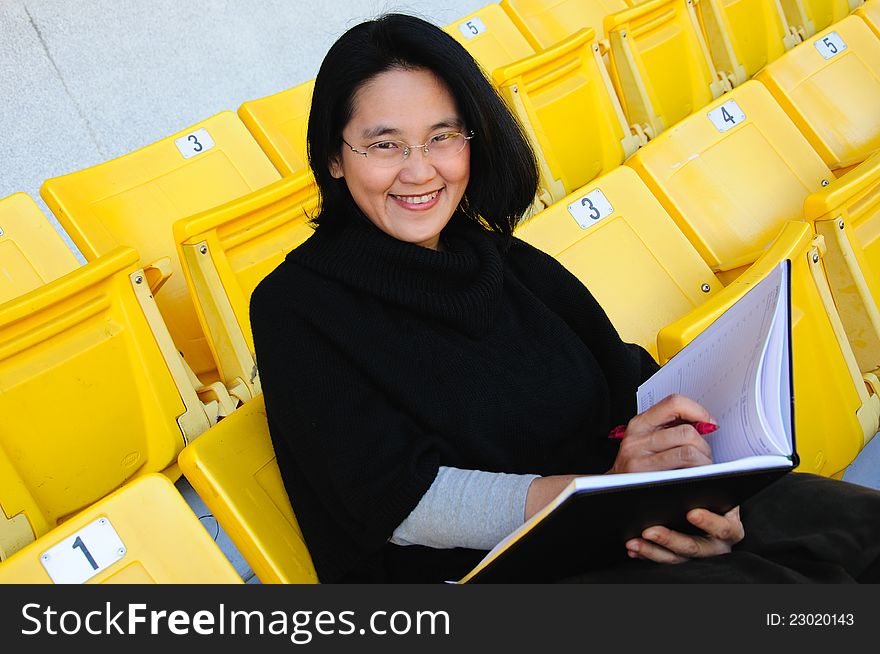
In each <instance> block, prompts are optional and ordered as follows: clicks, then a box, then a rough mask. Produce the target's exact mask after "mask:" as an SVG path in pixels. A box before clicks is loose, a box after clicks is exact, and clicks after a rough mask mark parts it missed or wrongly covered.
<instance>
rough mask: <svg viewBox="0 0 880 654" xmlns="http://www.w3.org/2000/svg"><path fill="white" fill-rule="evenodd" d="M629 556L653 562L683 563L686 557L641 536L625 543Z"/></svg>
mask: <svg viewBox="0 0 880 654" xmlns="http://www.w3.org/2000/svg"><path fill="white" fill-rule="evenodd" d="M626 549H627V553H628V554H629V556H630V558H637V559H645V560H647V561H654V562H655V563H672V564H674V563H684V562H685V561H687V559H686V558H684V557H682V556H679V555H678V554H676V553H675V552H671V551H669V550H668V549H666V548H665V547H661V546H659V545H657V544H655V543H652V542H650V541H647V540H643V539H641V538H633V539H631V540H629V541H627V543H626Z"/></svg>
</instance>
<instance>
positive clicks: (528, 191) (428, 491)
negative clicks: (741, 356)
mask: <svg viewBox="0 0 880 654" xmlns="http://www.w3.org/2000/svg"><path fill="white" fill-rule="evenodd" d="M308 143H309V159H310V165H311V168H312V171H313V173H314V175H315V179H316V182H317V185H318V188H319V189H320V192H321V197H322V207H321V211H320V214H319V215H318V216H317V217H316V218H315V220H314V222H315V223H316V225H317V227H316V232H315V234H314V235H313V236H312V237H311V238H310V239H309V240H308V241H307V242H306V243H304V244H303V245H302V246H300V247H298V248H297V249H295V250H294V251H293V252H291V253H290V254H289V255H288V257H287V258H286V260H285V262H284V263H283V264H282V265H281V266H279V267H278V269H276V270H275V271H274V272H273V273H272V274H271V275H269V276H268V277H267V278H266V279H265V280H264V281H263V282H262V283H261V284H260V286H259V287H258V289H257V290H256V291H255V293H254V295H253V297H252V300H251V321H252V328H253V333H254V342H255V347H256V352H257V358H258V365H259V368H260V374H261V380H262V384H263V388H264V395H265V400H266V410H267V414H268V419H269V427H270V432H271V434H272V439H273V443H274V447H275V451H276V454H277V457H278V464H279V466H280V468H281V472H282V476H283V479H284V483H285V486H286V488H287V491H288V494H289V496H290V498H291V501H292V504H293V506H294V508H295V510H296V513H297V518H298V520H299V523H300V526H301V528H302V530H303V534H304V537H305V539H306V542H307V544H308V546H309V549H310V552H311V554H312V557H313V560H314V563H315V566H316V568H317V571H318V575H319V578H320V579H321V581H323V582H334V581H442V580H449V579H456V578H459V577H461V576H463V575H464V574H465V573H466V572H467V571H468V570H469V569H470V568H471V567H472V566H473V565H474V564H475V563H476V562H477V561H478V560H479V559H480V558H482V556H483V555H484V554H485V550H488V549H490V548H491V547H492V546H493V545H494V544H495V543H497V542H498V541H499V540H500V539H501V538H502V537H504V536H505V535H506V534H507V533H509V532H510V531H512V530H513V529H515V528H516V527H517V526H519V525H520V524H521V523H522V522H523V520H524V519H527V518H528V517H530V516H531V515H532V514H534V513H535V512H536V511H537V510H539V509H540V508H541V507H543V506H544V505H546V504H547V503H548V502H549V501H550V500H551V499H552V498H553V497H555V495H556V494H558V493H559V491H561V490H562V488H564V487H565V486H566V485H567V484H568V482H569V481H570V480H571V479H572V478H573V477H574V476H577V475H582V474H604V473H611V474H613V473H617V472H624V471H635V470H660V469H668V468H680V467H687V466H694V465H701V464H704V463H709V462H710V461H711V450H710V448H709V447H708V445H707V444H706V442H705V440H704V439H703V438H702V437H700V436H699V434H697V432H696V430H695V429H694V428H693V427H692V426H690V424H687V423H690V422H695V421H703V422H712V421H713V420H712V417H711V416H710V415H709V414H708V413H707V412H706V410H705V409H704V408H703V407H701V406H699V405H697V404H696V403H694V402H693V401H691V400H689V399H687V398H683V397H670V398H667V399H666V400H664V401H663V402H661V403H660V404H658V405H657V406H655V407H653V408H652V409H650V410H649V411H646V412H645V413H643V414H641V415H639V416H636V417H635V418H633V415H634V413H635V391H636V388H637V386H638V385H639V383H640V382H641V381H643V380H644V379H645V378H647V377H648V376H649V375H650V374H651V373H652V372H654V370H656V364H655V363H654V361H653V360H652V359H651V358H650V356H649V355H648V354H647V353H646V352H645V351H644V350H643V349H641V348H639V347H637V346H634V345H629V344H625V343H623V342H622V341H621V340H620V338H619V337H618V335H617V333H616V331H615V330H614V328H613V326H612V325H611V323H610V322H609V320H608V318H607V317H606V316H605V314H604V312H603V311H602V309H601V307H599V305H598V304H597V303H596V301H595V300H594V299H593V297H592V296H591V295H590V293H589V292H588V291H587V289H586V288H585V287H584V286H583V285H582V284H580V282H579V281H578V280H577V279H576V278H574V277H573V276H572V275H571V274H569V273H568V272H567V271H566V270H565V269H564V268H563V267H562V266H560V265H559V264H558V263H557V262H556V261H555V260H553V259H552V258H551V257H549V256H547V255H545V254H543V253H541V252H539V251H537V250H535V249H534V248H531V247H530V246H528V245H526V244H525V243H523V242H521V241H519V240H517V239H515V238H513V237H512V232H513V229H514V228H515V226H516V224H517V222H518V220H520V217H521V216H522V214H523V213H524V212H525V210H526V209H527V207H528V206H529V204H530V203H531V201H532V199H533V197H534V195H535V191H536V188H537V172H536V164H535V160H534V155H533V154H532V152H531V150H530V148H529V146H528V143H527V141H526V139H525V138H524V136H523V133H522V130H521V129H520V127H519V126H518V124H517V122H516V120H515V119H514V118H513V117H512V115H511V114H510V112H509V111H508V110H507V109H506V107H505V106H504V104H503V102H502V101H501V100H500V98H499V97H498V95H497V94H496V93H495V92H494V90H493V89H492V87H491V85H490V84H489V83H488V82H487V80H486V78H485V76H484V75H483V74H482V72H481V70H480V69H479V66H478V65H477V64H476V63H475V62H474V60H473V59H472V58H471V57H470V55H468V54H467V52H466V51H465V50H464V49H463V48H462V47H461V46H459V45H458V44H457V43H456V42H455V41H454V40H453V39H452V38H450V37H449V36H448V35H446V34H445V33H444V32H443V31H442V30H440V29H438V28H437V27H435V26H432V25H430V24H429V23H426V22H424V21H422V20H419V19H417V18H412V17H408V16H401V15H394V14H391V15H386V16H384V17H382V18H380V19H378V20H376V21H370V22H367V23H363V24H361V25H358V26H356V27H354V28H352V29H351V30H349V31H348V32H347V33H346V34H344V35H343V36H342V37H341V38H340V39H339V40H338V41H337V42H336V43H335V44H334V45H333V47H332V48H331V49H330V51H329V52H328V54H327V56H326V58H325V59H324V62H323V64H322V66H321V69H320V71H319V73H318V76H317V78H316V81H315V89H314V95H313V100H312V109H311V112H310V116H309V128H308ZM682 422H684V423H685V424H680V423H682ZM619 423H627V429H626V435H625V438H624V439H623V441H622V443H623V444H622V445H621V446H620V447H619V448H617V446H616V445H615V444H614V443H613V442H612V441H609V439H608V437H607V436H608V433H609V430H610V429H611V428H612V427H613V426H614V425H616V424H619ZM804 478H805V479H808V477H807V476H804ZM809 481H811V482H815V483H818V484H820V485H822V484H825V483H826V481H827V480H822V479H818V478H812V477H810V478H809ZM778 485H779V484H776V485H775V486H778ZM789 485H790V484H789ZM783 486H784V484H783ZM854 492H857V491H854ZM870 501H873V504H872V505H871V506H872V510H873V509H877V510H880V504H878V500H877V498H876V497H869V498H868V499H866V500H865V502H870ZM688 519H689V520H690V521H691V522H692V523H694V524H695V525H696V526H697V527H699V529H700V530H701V531H702V533H703V534H704V535H703V536H690V535H686V534H682V533H677V532H672V531H670V530H667V529H666V528H664V527H662V526H657V527H654V528H651V529H649V530H646V532H645V533H644V534H643V538H637V539H632V540H631V541H629V542H627V543H625V544H624V543H622V544H621V548H622V551H624V550H623V548H624V547H625V548H626V550H625V551H626V552H627V553H628V555H629V557H630V558H631V559H633V560H632V561H627V560H626V559H624V561H623V563H622V564H621V565H620V566H615V567H613V568H612V569H608V570H604V571H600V572H593V573H590V575H589V576H587V577H585V578H584V580H591V579H594V578H602V577H603V575H607V576H608V577H609V579H611V580H627V579H639V580H643V579H644V578H645V575H655V576H656V578H658V579H660V578H664V577H666V576H669V575H671V576H672V577H673V578H675V579H681V580H686V579H688V578H705V575H706V574H707V573H706V572H704V571H702V570H699V569H698V568H699V567H700V566H699V565H696V564H698V563H702V564H707V565H708V566H709V568H711V569H712V570H718V571H719V572H718V573H717V576H719V577H723V578H732V579H750V578H751V577H750V576H749V575H750V574H751V569H752V568H751V567H750V566H752V567H753V565H754V563H753V562H748V565H746V564H744V565H743V566H736V565H733V566H730V565H720V564H719V563H718V562H719V561H721V560H726V559H729V558H730V557H731V556H732V555H731V554H730V553H731V551H732V550H733V548H734V546H736V545H737V544H738V543H740V541H741V540H742V539H743V536H744V531H745V532H747V531H748V526H746V529H745V530H744V526H743V523H742V521H741V520H740V514H739V509H738V508H737V509H734V510H733V511H731V512H730V513H728V514H727V515H724V516H721V515H715V514H712V513H710V512H708V511H704V510H696V511H692V512H691V513H690V514H689V515H688ZM864 538H869V534H867V533H866V535H865V536H864ZM770 540H772V539H770ZM770 540H768V539H767V538H765V541H766V542H767V543H769V542H770ZM763 542H764V541H762V543H763ZM774 542H775V541H774ZM757 545H759V546H760V545H761V543H757ZM862 545H863V543H862V539H861V537H860V539H857V542H856V543H853V547H852V550H853V556H856V554H855V552H856V551H858V550H859V548H860V547H862ZM868 550H869V551H868V552H864V551H862V554H861V555H859V556H861V558H858V557H857V558H858V560H856V561H855V562H854V563H853V567H852V570H850V571H847V572H840V575H842V576H847V575H850V574H853V575H857V574H859V573H861V571H862V570H863V569H864V568H866V567H867V565H868V563H867V561H869V560H873V559H870V556H871V551H870V548H868ZM722 554H727V555H728V556H727V557H719V556H718V555H722ZM846 555H847V556H848V555H849V551H847V553H846ZM873 556H874V557H876V552H874V554H873ZM684 562H687V564H686V565H683V566H674V568H675V570H673V566H661V565H657V564H658V563H684ZM707 562H708V563H707ZM627 563H628V564H629V565H627ZM811 565H812V559H811ZM835 565H836V564H835ZM758 568H759V569H758V574H759V575H760V576H761V578H764V579H765V580H773V578H772V577H773V575H776V576H782V577H785V576H786V575H787V576H788V577H787V578H791V579H796V580H799V577H800V576H801V575H802V573H801V572H800V571H798V570H796V569H792V568H789V567H787V566H786V565H780V564H777V563H773V562H766V565H765V562H764V560H760V565H759V566H758ZM765 568H766V569H765ZM690 569H693V570H694V572H693V573H691V572H688V571H689V570H690ZM835 574H837V569H836V568H835V570H834V571H833V572H831V571H823V572H822V574H820V575H818V576H819V577H822V575H825V577H823V578H827V579H829V580H831V579H832V578H834V575H835ZM840 575H839V576H840ZM767 577H771V578H769V579H767Z"/></svg>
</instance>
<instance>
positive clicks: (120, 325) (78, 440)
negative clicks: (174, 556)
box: [0, 248, 216, 544]
mask: <svg viewBox="0 0 880 654" xmlns="http://www.w3.org/2000/svg"><path fill="white" fill-rule="evenodd" d="M157 319H159V321H158V322H156V320H157ZM161 327H162V324H161V319H160V318H159V313H158V309H157V308H156V306H155V303H154V300H153V298H152V295H151V293H150V291H149V288H148V282H147V279H146V275H145V273H144V271H143V270H142V269H140V268H139V266H138V254H137V252H136V251H134V250H132V249H131V248H117V249H116V250H113V251H111V252H110V253H109V254H107V255H105V256H103V257H100V258H98V259H97V260H96V261H93V262H89V263H88V264H86V265H85V266H82V267H80V268H78V269H76V270H75V271H73V272H71V273H69V274H67V275H65V276H63V277H61V278H59V279H58V280H56V281H54V282H50V283H48V284H46V285H44V286H41V287H40V288H38V289H35V290H33V291H30V292H29V293H26V294H25V295H22V296H20V297H18V298H16V299H13V300H10V301H8V302H6V303H5V304H3V305H0V413H2V415H3V420H2V422H0V453H2V456H0V472H2V473H3V474H2V475H0V506H2V511H3V513H4V514H5V516H6V518H7V519H11V518H14V517H16V516H19V515H24V518H19V520H27V522H28V527H29V529H30V533H31V534H32V536H31V537H30V538H29V539H26V540H32V539H33V538H34V537H38V536H40V535H41V534H44V533H46V532H48V531H49V530H51V529H53V528H54V527H55V526H57V525H58V524H59V522H60V521H61V520H63V519H64V518H65V517H67V516H69V515H71V514H72V513H75V512H77V511H80V510H82V509H83V508H84V507H86V506H89V505H90V504H92V503H94V502H95V501H97V500H98V499H100V498H101V497H104V496H105V495H107V494H108V493H109V492H111V491H112V490H114V489H116V488H118V487H119V486H121V485H122V484H123V483H124V482H125V481H126V480H128V479H130V478H132V477H134V476H136V475H142V474H145V473H149V472H156V471H162V470H166V469H169V468H170V467H171V466H173V465H174V463H175V462H176V460H177V455H178V453H179V452H180V450H182V449H183V447H184V446H185V445H186V443H187V441H188V440H189V439H191V438H195V437H196V436H197V435H198V434H200V433H202V432H203V431H205V430H207V429H208V427H209V426H210V424H211V422H212V416H211V415H210V407H206V406H205V405H203V404H202V403H201V402H200V401H199V398H198V397H197V396H196V393H195V390H193V388H192V386H187V385H186V381H187V380H186V378H185V376H184V375H181V374H180V373H179V370H177V369H175V365H177V366H178V367H179V365H180V363H179V355H177V353H176V351H175V350H174V347H173V344H172V343H171V339H170V336H169V335H168V332H167V330H165V331H164V332H163V331H162V329H161ZM175 373H177V374H175ZM214 414H215V415H214V416H213V418H214V419H216V407H214ZM0 522H3V521H0ZM7 526H8V525H7ZM22 526H23V525H22V524H19V525H18V527H22ZM0 531H2V529H0ZM18 533H19V534H21V533H23V532H20V531H19V532H18ZM16 540H17V542H19V544H20V543H21V539H20V538H18V537H16Z"/></svg>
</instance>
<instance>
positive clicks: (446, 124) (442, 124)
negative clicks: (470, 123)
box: [429, 117, 464, 132]
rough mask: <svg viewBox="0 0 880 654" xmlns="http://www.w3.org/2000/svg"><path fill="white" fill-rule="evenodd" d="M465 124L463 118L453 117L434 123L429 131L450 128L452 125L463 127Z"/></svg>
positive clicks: (457, 127) (458, 127)
mask: <svg viewBox="0 0 880 654" xmlns="http://www.w3.org/2000/svg"><path fill="white" fill-rule="evenodd" d="M463 126H464V122H463V121H462V120H461V118H458V117H452V118H447V119H446V120H441V121H440V122H439V123H434V124H433V125H432V126H431V129H430V130H429V131H431V132H433V131H434V130H435V129H448V128H450V127H454V128H455V129H461V128H462V127H463Z"/></svg>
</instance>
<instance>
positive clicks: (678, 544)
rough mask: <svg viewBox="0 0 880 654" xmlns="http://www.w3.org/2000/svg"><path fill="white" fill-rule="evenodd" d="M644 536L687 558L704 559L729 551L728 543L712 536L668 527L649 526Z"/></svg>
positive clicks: (651, 541) (647, 539) (643, 533)
mask: <svg viewBox="0 0 880 654" xmlns="http://www.w3.org/2000/svg"><path fill="white" fill-rule="evenodd" d="M642 538H644V539H645V540H646V541H648V542H650V543H654V544H656V545H658V546H659V547H662V548H664V549H666V550H668V551H670V552H672V553H673V554H675V555H677V556H680V557H683V558H685V559H703V558H706V557H710V556H716V555H718V554H723V553H725V552H727V551H728V547H727V545H726V543H723V542H721V541H717V540H714V539H711V538H703V537H700V536H690V535H688V534H683V533H681V532H678V531H673V530H672V529H667V528H666V527H659V526H658V527H649V528H648V529H646V530H645V531H644V532H642Z"/></svg>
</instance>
